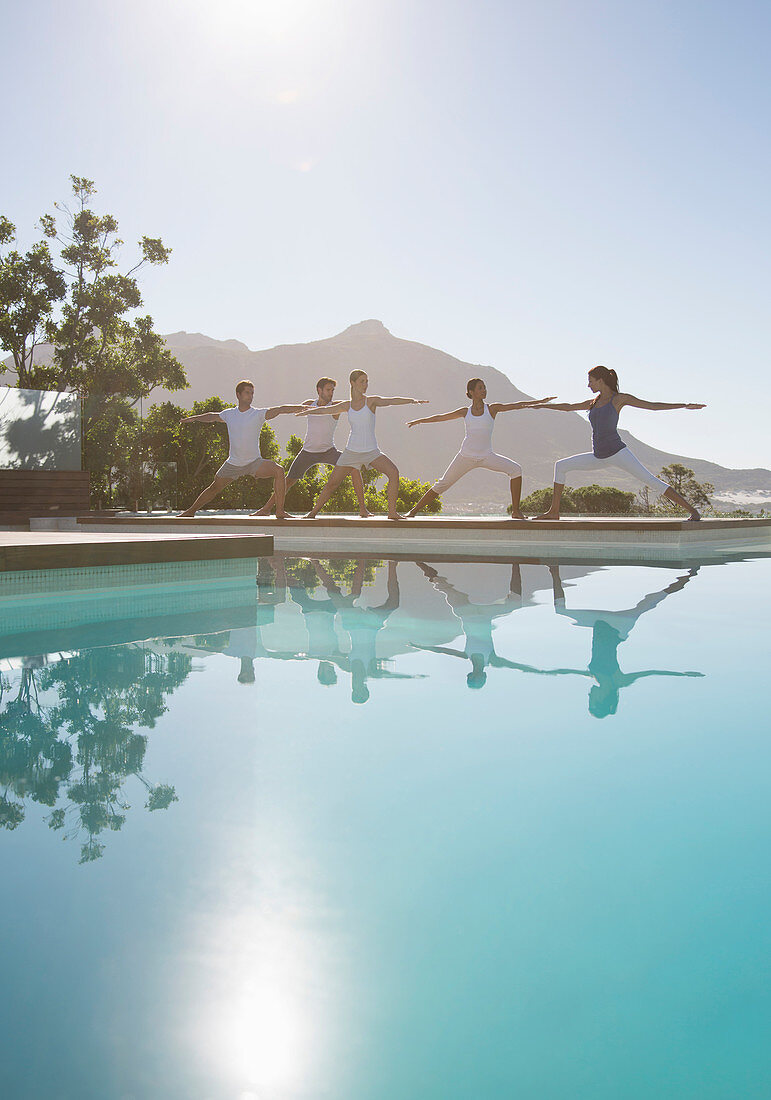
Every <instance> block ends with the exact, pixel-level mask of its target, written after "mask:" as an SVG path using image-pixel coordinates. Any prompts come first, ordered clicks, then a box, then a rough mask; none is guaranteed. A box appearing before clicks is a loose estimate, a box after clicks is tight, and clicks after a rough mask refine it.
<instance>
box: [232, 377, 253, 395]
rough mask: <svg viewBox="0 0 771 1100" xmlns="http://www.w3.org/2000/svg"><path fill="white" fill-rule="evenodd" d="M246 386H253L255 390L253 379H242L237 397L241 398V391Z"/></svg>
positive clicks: (237, 389) (237, 390)
mask: <svg viewBox="0 0 771 1100" xmlns="http://www.w3.org/2000/svg"><path fill="white" fill-rule="evenodd" d="M244 386H251V387H252V389H254V382H252V380H251V378H242V379H241V381H240V382H238V383H237V384H236V397H240V396H241V390H242V389H243V388H244Z"/></svg>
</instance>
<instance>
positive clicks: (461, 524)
mask: <svg viewBox="0 0 771 1100" xmlns="http://www.w3.org/2000/svg"><path fill="white" fill-rule="evenodd" d="M61 522H66V521H61ZM33 525H34V521H33ZM73 526H74V527H76V528H77V529H79V530H81V531H83V532H86V531H88V532H126V533H139V532H152V533H158V534H161V533H163V534H176V535H201V534H204V533H207V532H208V533H211V534H214V533H215V532H216V533H220V534H224V533H225V532H228V533H232V534H246V533H254V534H264V535H270V536H272V537H273V543H274V546H275V549H276V550H277V551H283V552H287V553H295V552H296V553H303V554H304V553H315V554H322V555H323V554H324V553H325V552H327V551H337V552H340V551H350V552H351V553H370V554H372V553H375V554H378V555H380V556H388V555H389V554H415V555H425V554H430V553H437V552H439V553H453V554H465V555H468V556H469V557H479V558H485V557H489V556H491V555H516V556H519V555H539V556H548V555H555V554H556V555H557V556H559V557H572V556H581V557H592V556H598V557H603V558H615V559H620V560H623V559H625V558H627V559H628V558H634V557H636V558H645V559H650V560H656V559H658V558H660V557H669V558H672V557H677V558H688V557H700V556H703V555H705V554H706V555H709V554H710V553H711V552H727V551H728V552H741V551H743V550H746V551H753V552H758V551H760V552H765V551H768V552H771V519H703V520H702V521H701V522H699V523H692V522H690V521H687V520H680V519H645V518H635V519H590V518H586V517H578V518H577V517H572V516H571V517H570V518H565V519H562V520H559V521H546V522H534V521H532V520H526V521H523V520H510V519H503V518H501V519H498V518H471V517H465V516H428V517H419V518H417V519H411V520H402V521H390V520H388V519H386V518H385V517H380V516H378V517H373V518H371V519H359V518H358V517H352V516H320V517H319V518H317V519H315V520H309V519H304V518H299V517H297V518H292V519H289V520H276V519H272V518H270V519H265V518H252V517H248V516H223V515H206V514H202V515H199V516H196V517H195V518H193V519H180V518H178V517H174V516H159V515H149V516H144V515H132V514H122V515H119V516H114V517H109V518H105V517H96V516H95V517H91V516H81V517H78V519H77V520H76V521H73Z"/></svg>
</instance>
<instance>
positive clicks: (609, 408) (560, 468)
mask: <svg viewBox="0 0 771 1100" xmlns="http://www.w3.org/2000/svg"><path fill="white" fill-rule="evenodd" d="M589 389H590V390H591V391H592V393H594V394H596V396H595V397H593V398H590V399H589V400H588V401H578V402H576V403H575V404H573V405H569V404H566V403H563V404H557V405H543V406H542V407H543V408H545V409H556V410H558V411H559V412H580V411H588V413H589V422H590V424H591V425H592V449H591V451H589V452H588V453H587V454H582V455H573V456H572V457H571V458H561V459H559V461H557V462H555V464H554V493H553V495H552V502H551V507H550V508H549V510H548V511H547V512H544V513H543V515H540V516H536V517H535V518H536V519H559V518H560V503H561V501H562V491H563V489H564V488H565V482H566V481H567V479H568V476H569V475H570V474H571V473H575V472H577V471H579V470H581V471H584V472H586V471H592V472H594V471H596V470H606V469H608V468H609V467H615V468H616V469H619V470H625V471H626V473H628V474H630V475H631V476H632V477H634V478H637V480H638V481H641V482H642V483H643V485H647V486H648V488H649V489H653V490H654V492H656V493H661V494H663V495H664V496H665V497H666V498H667V499H668V500H671V501H673V503H675V504H678V505H679V506H680V507H681V508H684V509H685V511H686V512H688V513H689V518H690V519H693V520H697V519H701V516H700V515H699V513H698V512H697V511H696V509H695V508H694V507H693V506H692V505H691V504H689V503H688V501H687V500H686V499H685V497H683V496H681V495H680V493H678V492H677V490H675V489H673V488H672V486H671V485H667V483H666V481H662V480H661V478H659V477H656V475H655V474H652V473H651V472H650V470H648V469H646V468H645V466H643V464H642V462H640V460H639V459H638V458H635V456H634V455H633V454H632V452H631V451H630V450H629V448H628V447H627V445H626V444H625V443H624V441H623V440H622V438H621V436H620V435H619V434H618V429H617V425H618V414H619V413H620V412H621V410H622V409H623V407H624V405H632V406H633V407H634V408H636V409H652V410H653V411H656V412H657V411H659V410H661V409H703V408H704V405H693V404H691V405H684V404H671V403H669V402H666V401H642V400H641V399H640V398H639V397H633V396H632V395H631V394H630V393H619V389H618V375H617V374H616V372H615V371H614V370H609V369H608V368H607V367H593V368H592V370H590V371H589Z"/></svg>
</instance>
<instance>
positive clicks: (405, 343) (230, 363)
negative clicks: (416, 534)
mask: <svg viewBox="0 0 771 1100" xmlns="http://www.w3.org/2000/svg"><path fill="white" fill-rule="evenodd" d="M165 340H166V344H167V346H168V347H169V349H170V350H171V351H172V352H173V353H174V355H176V356H177V358H178V359H179V360H180V361H181V362H182V363H183V364H184V366H185V369H186V371H187V376H188V380H189V383H190V385H189V388H188V389H187V390H182V391H181V392H179V393H176V394H170V393H165V392H164V391H162V390H154V391H153V394H152V399H151V400H152V401H153V402H154V403H159V402H161V401H165V400H169V401H173V402H174V403H175V404H177V405H180V406H182V407H184V408H190V406H191V405H192V403H193V401H198V400H202V399H204V398H206V397H210V396H212V395H214V394H216V395H218V396H220V397H222V398H223V400H225V401H228V402H231V401H234V400H235V395H234V391H235V385H236V383H237V382H238V381H239V379H241V378H250V379H251V380H252V381H253V382H254V384H255V387H256V397H255V403H256V404H259V405H262V406H265V405H279V404H284V403H289V402H291V403H296V402H299V401H302V400H304V399H306V398H308V397H313V396H315V383H316V379H317V378H319V377H321V376H322V375H329V376H330V377H332V378H337V380H338V388H337V396H338V397H340V398H345V397H347V396H348V375H349V373H350V372H351V371H352V370H354V369H356V368H360V369H363V370H366V371H367V374H368V375H369V378H370V386H369V392H370V393H372V394H382V395H383V396H394V395H399V396H403V397H412V396H414V397H425V398H428V399H429V400H430V402H431V404H430V406H423V407H421V408H418V409H412V408H410V407H407V408H400V407H396V408H388V409H381V410H380V411H379V412H378V417H377V422H378V423H377V432H378V442H379V443H380V446H381V448H382V449H383V450H384V451H385V452H386V454H389V455H390V456H391V457H392V458H393V459H394V461H395V462H396V463H397V465H398V466H399V469H400V471H401V472H402V474H403V475H404V476H406V477H418V478H420V479H421V480H429V479H431V480H433V479H435V478H436V477H438V476H439V475H440V474H441V473H442V472H443V470H444V469H445V467H446V466H447V464H448V463H449V461H450V459H451V458H452V456H453V455H454V454H455V452H456V451H457V449H458V446H459V445H460V441H461V439H462V438H463V426H462V424H460V423H459V422H451V423H448V424H429V425H422V426H420V427H417V428H407V427H406V422H407V421H408V420H410V419H411V418H412V417H413V416H422V415H429V414H430V413H432V412H440V411H445V410H449V409H454V408H458V407H459V406H460V405H463V404H465V403H466V383H467V381H468V379H469V378H472V377H476V376H479V377H481V378H483V379H484V380H485V382H486V383H487V389H488V393H489V395H490V400H492V401H521V400H523V399H526V398H529V397H531V396H536V397H542V396H545V393H538V394H535V395H531V394H526V393H524V392H523V391H522V390H519V389H517V387H516V386H515V385H514V384H513V383H512V382H511V381H510V380H509V379H508V378H507V377H506V375H504V374H502V373H501V372H500V371H498V370H496V369H495V368H494V367H489V366H480V365H479V364H474V363H464V362H463V361H462V360H460V359H456V358H455V357H454V356H452V355H448V354H447V353H446V352H443V351H439V350H438V349H436V348H431V347H428V346H427V345H425V344H418V343H415V342H414V341H411V340H401V339H399V337H397V336H394V335H393V334H392V333H390V332H389V331H388V329H387V328H386V327H385V326H384V325H383V324H382V323H381V322H380V321H376V320H367V321H361V322H359V323H358V324H354V325H350V326H349V327H348V328H347V329H345V330H344V331H343V332H341V333H338V334H337V335H336V336H331V337H329V338H328V339H326V340H314V341H312V342H311V343H308V344H281V345H279V346H278V347H274V348H268V349H266V350H264V351H250V350H249V348H247V346H246V345H245V344H242V343H241V342H240V341H238V340H213V339H212V338H211V337H209V336H205V335H203V334H201V333H189V332H175V333H171V334H170V335H168V336H166V337H165ZM46 350H47V349H45V348H44V349H42V354H43V355H45V353H46ZM0 380H1V379H0ZM271 424H272V426H273V427H274V428H275V431H276V435H277V436H278V439H279V441H280V443H281V444H282V445H283V444H285V443H286V440H287V439H288V437H289V435H290V433H292V432H296V433H297V434H300V435H302V434H303V431H304V423H303V422H302V421H301V420H298V419H295V418H293V417H290V416H281V417H277V418H276V419H275V420H273V421H272V422H271ZM201 430H202V431H205V430H206V428H201ZM621 435H622V437H623V438H624V440H625V442H628V443H629V445H630V446H631V447H632V448H633V449H634V451H635V454H636V455H637V456H638V457H639V458H640V460H641V461H642V462H643V463H645V465H646V466H648V467H649V468H650V469H652V470H653V471H654V472H656V473H658V471H659V470H660V469H661V468H662V466H665V465H668V464H669V463H670V462H682V463H683V464H684V465H686V466H689V467H690V468H691V469H692V470H693V471H694V473H695V475H696V477H697V479H698V480H700V481H711V482H712V484H713V485H714V486H715V488H716V490H717V491H718V492H717V495H719V493H720V491H721V490H722V491H725V492H733V493H737V492H742V491H744V492H747V493H752V492H758V493H763V492H766V493H767V492H771V471H769V470H764V469H757V470H730V469H727V468H726V467H724V466H719V465H717V464H716V463H713V462H709V461H707V460H704V459H699V458H692V457H689V456H687V455H675V454H671V453H669V452H666V451H659V450H657V449H655V448H653V447H648V446H647V445H646V444H645V443H642V442H641V441H640V440H638V439H635V437H634V436H632V435H630V434H629V433H628V432H622V433H621ZM344 441H345V425H344V424H340V426H339V427H338V429H337V436H336V442H337V444H338V446H340V447H341V448H342V445H343V443H344ZM494 444H495V448H496V450H497V451H499V452H500V453H502V454H507V455H510V456H511V457H512V458H515V459H516V460H517V461H518V462H521V464H522V466H523V470H524V483H525V484H524V490H525V492H529V491H530V490H531V489H534V488H537V487H538V486H541V485H550V484H551V480H552V473H553V466H554V460H555V459H556V458H560V457H563V456H565V455H571V454H576V453H578V452H581V451H587V450H589V449H590V446H591V433H590V430H589V425H588V423H587V421H586V418H585V417H584V416H582V415H579V414H578V413H559V414H556V413H548V412H538V411H536V410H525V411H522V412H513V413H507V414H503V415H502V416H501V417H500V418H499V419H498V420H497V422H496V427H495V436H494ZM589 481H597V482H600V483H602V484H606V485H618V486H619V487H620V488H624V489H633V490H635V491H637V489H638V488H639V485H638V484H637V483H636V482H634V481H632V480H631V479H629V478H628V477H626V475H624V474H623V473H622V472H621V471H618V472H616V471H614V470H609V471H608V473H607V474H604V475H592V476H591V477H587V478H584V479H583V481H581V482H580V484H587V483H588V482H589ZM576 484H579V482H578V481H577V482H576ZM444 499H445V501H446V503H447V504H448V505H449V506H450V507H451V508H452V509H453V510H462V509H463V506H464V505H468V506H469V507H472V506H473V508H474V510H482V511H483V510H485V509H486V508H491V509H493V510H500V509H501V507H502V505H503V504H505V502H506V501H507V500H508V486H507V483H506V480H505V479H504V478H503V477H501V476H500V475H496V474H492V473H489V472H487V471H481V470H480V471H474V472H473V473H471V474H469V475H468V476H467V477H466V478H464V479H463V480H462V481H461V482H460V483H459V484H458V485H456V486H454V487H453V488H452V489H451V490H449V492H448V493H447V494H446V495H445V498H444Z"/></svg>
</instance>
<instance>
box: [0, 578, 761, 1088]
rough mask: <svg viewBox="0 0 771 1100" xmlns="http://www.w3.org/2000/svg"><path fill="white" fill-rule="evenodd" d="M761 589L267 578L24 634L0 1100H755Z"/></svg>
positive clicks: (8, 754)
mask: <svg viewBox="0 0 771 1100" xmlns="http://www.w3.org/2000/svg"><path fill="white" fill-rule="evenodd" d="M769 581H771V561H770V560H769V559H768V558H762V557H760V558H757V559H754V560H736V561H725V562H722V563H719V564H717V563H714V562H710V563H709V564H705V565H699V563H694V562H692V561H688V563H687V564H685V565H679V564H678V563H677V562H669V563H663V564H662V563H655V564H651V563H648V564H635V563H624V564H616V565H603V564H602V563H598V562H588V563H586V564H580V563H576V562H570V563H569V564H564V563H559V562H557V561H539V562H512V561H501V562H496V563H488V564H482V563H464V562H462V561H452V560H441V561H440V560H431V561H422V562H416V561H411V560H402V561H399V562H387V561H376V560H373V559H364V558H360V559H341V558H334V559H328V558H327V559H323V560H309V559H294V558H281V557H277V558H274V559H271V561H270V562H264V561H263V562H260V566H259V584H258V585H257V586H255V585H254V583H253V581H251V580H245V579H244V578H243V577H242V576H239V577H234V578H231V579H229V580H228V582H227V585H223V583H222V581H221V579H220V580H219V581H218V582H217V584H207V580H206V577H205V576H203V577H196V578H195V579H194V580H192V581H190V582H189V583H188V584H187V586H186V587H185V586H180V584H169V585H167V586H164V585H163V584H156V585H155V587H154V588H153V589H152V591H149V590H147V589H141V590H138V595H137V598H136V600H135V601H134V602H133V604H131V610H130V612H127V610H126V607H127V606H128V604H124V603H122V602H121V600H118V599H116V598H113V597H111V596H110V595H109V594H107V595H105V597H104V599H103V600H102V601H101V603H99V606H98V607H95V605H94V603H93V601H92V603H91V604H90V610H89V613H88V616H87V620H84V621H82V622H76V621H73V615H72V601H71V600H70V601H69V602H68V601H63V603H62V612H61V613H62V615H66V616H67V618H66V619H65V620H63V621H62V623H61V624H57V622H56V621H55V616H54V620H53V621H52V619H51V615H52V611H51V606H52V602H51V600H50V599H49V600H48V601H47V610H46V611H45V615H44V614H43V612H42V610H41V617H40V618H39V619H36V617H35V613H34V612H35V609H34V607H32V608H30V605H29V604H27V605H25V607H26V610H25V614H26V616H27V617H26V618H25V619H23V620H22V619H21V618H20V617H18V616H17V618H16V619H14V620H13V622H14V629H13V631H10V630H8V629H5V630H4V634H5V638H4V639H3V643H2V644H3V646H4V648H1V649H0V674H1V676H2V681H1V683H2V698H0V731H1V733H2V741H0V753H1V755H0V792H2V801H0V814H2V818H1V819H0V820H1V823H2V824H3V825H4V826H5V829H4V830H3V832H2V833H0V844H1V845H2V848H1V849H0V851H1V852H2V861H3V864H2V865H3V871H4V876H3V877H4V882H5V887H6V889H5V905H4V906H3V917H2V929H3V934H2V943H3V949H2V953H3V979H4V989H5V994H6V995H5V997H4V1009H3V1013H4V1026H3V1030H2V1036H3V1038H2V1045H3V1069H2V1079H3V1081H4V1088H5V1090H6V1095H8V1096H10V1097H14V1098H17V1097H19V1098H21V1097H25V1098H26V1097H50V1096H56V1097H57V1098H58V1097H62V1098H64V1097H67V1098H69V1097H72V1098H78V1100H85V1098H89V1100H90V1098H92V1097H93V1098H94V1100H97V1098H99V1100H113V1098H116V1100H117V1098H128V1097H135V1098H137V1100H144V1098H149V1097H153V1098H154V1097H164V1098H165V1097H175V1098H176V1097H179V1098H183V1097H184V1098H186V1100H187V1098H201V1100H203V1098H207V1100H209V1098H211V1100H225V1098H228V1100H230V1098H232V1100H253V1098H259V1100H265V1098H269V1100H279V1098H281V1100H283V1098H292V1100H295V1098H316V1097H326V1096H328V1097H335V1098H339V1100H381V1098H383V1100H385V1098H386V1097H388V1098H389V1100H391V1098H393V1097H409V1098H411V1097H420V1098H432V1100H433V1098H437V1100H439V1098H442V1100H447V1098H453V1100H454V1098H458V1100H461V1098H463V1100H467V1098H469V1097H485V1098H492V1097H494V1098H498V1097H501V1098H504V1097H505V1098H509V1097H512V1096H516V1097H520V1098H524V1100H530V1098H533V1100H552V1098H554V1100H564V1098H565V1097H571V1098H574V1097H581V1098H584V1097H585V1098H587V1100H589V1098H591V1100H598V1098H600V1100H604V1098H606V1097H607V1098H608V1100H611V1098H612V1100H617V1098H618V1097H624V1098H633V1100H637V1098H640V1100H642V1098H646V1100H647V1098H650V1097H656V1098H660V1097H664V1098H670V1097H671V1098H675V1097H676V1098H678V1100H680V1098H685V1097H688V1098H690V1097H693V1098H694V1100H695V1098H697V1097H698V1098H699V1100H704V1098H708V1100H711V1098H718V1097H719V1098H727V1097H738V1096H741V1097H743V1098H744V1097H761V1096H767V1095H768V1089H769V1079H770V1078H771V1056H770V1055H769V1053H768V1042H767V1034H768V1028H769V1022H770V1021H771V993H769V990H768V983H767V980H766V974H765V972H766V968H767V959H768V957H769V949H770V948H771V943H770V942H769V941H770V940H771V932H770V931H769V924H768V919H767V913H768V907H769V902H770V901H771V884H770V883H769V871H768V858H767V852H768V847H769V841H770V840H771V815H770V814H769V808H768V794H767V786H768V776H769V763H770V758H771V751H770V749H769V724H768V720H767V717H766V715H767V711H768V702H767V696H766V692H765V680H766V675H767V672H766V669H767V656H766V653H767V641H766V639H767V626H766V624H767V622H768V616H769V610H770V609H769V603H771V598H770V597H769V591H771V584H769ZM33 602H34V601H33ZM54 603H55V602H54ZM40 606H41V609H42V608H43V606H44V601H42V600H41V605H40ZM16 611H17V612H18V608H17V609H16ZM9 614H10V611H7V615H9ZM9 622H11V619H10V618H8V617H6V618H4V623H9Z"/></svg>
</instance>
